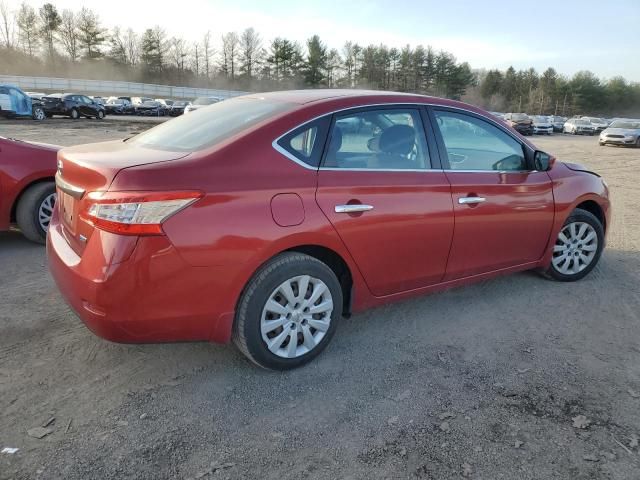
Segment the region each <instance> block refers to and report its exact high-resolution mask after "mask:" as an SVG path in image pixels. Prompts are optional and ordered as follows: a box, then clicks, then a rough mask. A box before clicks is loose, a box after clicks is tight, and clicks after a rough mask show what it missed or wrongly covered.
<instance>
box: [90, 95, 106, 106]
mask: <svg viewBox="0 0 640 480" xmlns="http://www.w3.org/2000/svg"><path fill="white" fill-rule="evenodd" d="M89 98H90V99H91V100H93V101H94V102H96V103H98V104H100V105H104V104H105V103H106V102H107V101H106V100H105V99H104V98H103V97H100V96H90V97H89Z"/></svg>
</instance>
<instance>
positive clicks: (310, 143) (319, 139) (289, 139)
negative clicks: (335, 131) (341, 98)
mask: <svg viewBox="0 0 640 480" xmlns="http://www.w3.org/2000/svg"><path fill="white" fill-rule="evenodd" d="M329 121H330V119H329V117H325V118H321V119H318V120H315V121H313V122H310V123H306V124H304V125H302V126H300V127H298V128H296V129H294V130H292V131H291V132H289V133H287V134H285V135H284V136H282V137H281V138H280V139H278V141H277V145H278V150H280V152H281V153H282V154H284V155H285V156H287V157H289V158H290V159H292V160H294V161H295V162H299V163H303V164H305V165H308V166H310V167H318V166H319V165H320V159H321V157H322V149H323V147H324V142H325V139H326V137H327V130H328V128H329Z"/></svg>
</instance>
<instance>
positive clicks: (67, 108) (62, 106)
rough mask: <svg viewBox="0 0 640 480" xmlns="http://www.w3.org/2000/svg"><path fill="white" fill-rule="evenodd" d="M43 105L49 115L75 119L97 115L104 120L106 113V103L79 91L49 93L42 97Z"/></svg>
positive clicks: (96, 116)
mask: <svg viewBox="0 0 640 480" xmlns="http://www.w3.org/2000/svg"><path fill="white" fill-rule="evenodd" d="M42 106H43V107H44V111H45V114H46V115H47V117H52V116H54V115H62V116H65V117H70V118H73V119H74V120H76V119H78V118H80V117H87V118H90V117H95V118H97V119H99V120H102V119H103V118H104V115H105V107H104V105H100V104H99V103H96V102H94V101H93V100H91V99H90V98H89V97H87V96H86V95H79V94H77V93H64V94H54V95H47V96H46V97H43V99H42Z"/></svg>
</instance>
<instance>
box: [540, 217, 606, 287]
mask: <svg viewBox="0 0 640 480" xmlns="http://www.w3.org/2000/svg"><path fill="white" fill-rule="evenodd" d="M597 251H598V235H597V233H596V231H595V229H594V228H593V227H592V226H591V225H589V224H588V223H586V222H573V223H569V224H568V225H565V226H564V227H563V228H562V230H561V231H560V233H559V234H558V238H557V240H556V244H555V245H554V247H553V257H552V259H551V263H552V265H553V267H554V268H555V269H556V271H558V272H559V273H561V274H563V275H575V274H577V273H580V272H581V271H583V270H584V269H585V268H587V267H588V266H589V265H590V264H591V262H593V259H594V258H595V256H596V252H597Z"/></svg>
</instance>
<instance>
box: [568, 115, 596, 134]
mask: <svg viewBox="0 0 640 480" xmlns="http://www.w3.org/2000/svg"><path fill="white" fill-rule="evenodd" d="M562 133H570V134H572V135H593V134H595V133H596V129H595V127H594V126H593V125H591V122H588V121H586V120H582V119H581V118H570V119H569V120H567V121H566V122H565V124H564V126H563V127H562Z"/></svg>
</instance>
